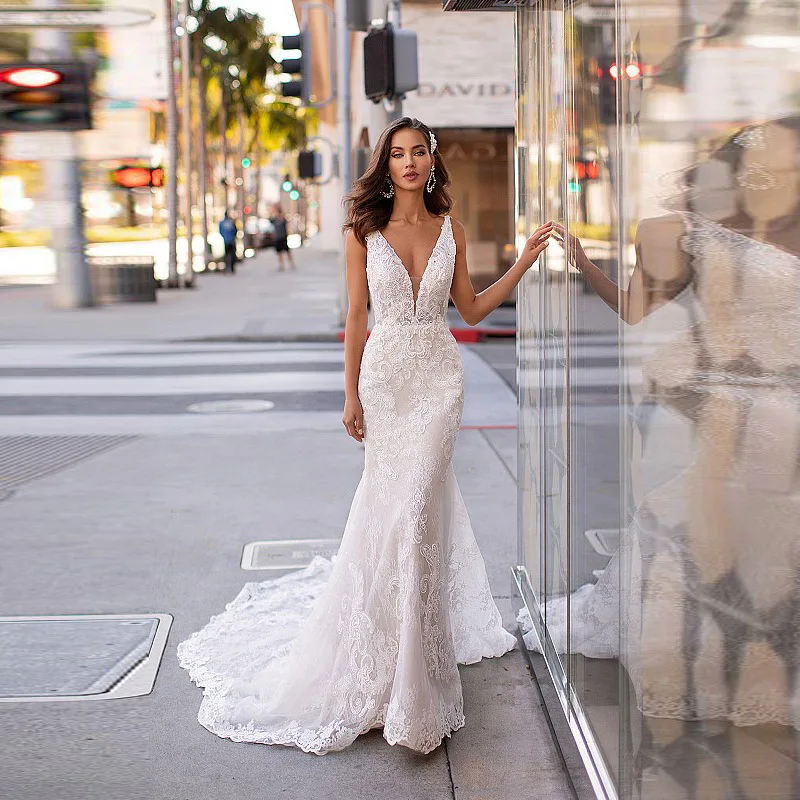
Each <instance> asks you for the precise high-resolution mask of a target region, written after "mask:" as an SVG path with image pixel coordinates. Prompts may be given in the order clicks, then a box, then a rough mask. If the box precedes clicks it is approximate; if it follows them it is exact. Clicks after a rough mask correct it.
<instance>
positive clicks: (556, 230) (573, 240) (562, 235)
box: [553, 222, 589, 272]
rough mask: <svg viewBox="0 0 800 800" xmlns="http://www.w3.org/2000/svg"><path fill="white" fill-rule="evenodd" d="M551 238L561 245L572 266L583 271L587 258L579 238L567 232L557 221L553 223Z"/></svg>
mask: <svg viewBox="0 0 800 800" xmlns="http://www.w3.org/2000/svg"><path fill="white" fill-rule="evenodd" d="M553 238H554V239H555V240H556V241H557V242H558V243H559V244H560V245H561V247H562V248H563V249H564V252H565V253H566V255H567V258H568V259H569V261H570V262H571V263H572V266H574V267H576V268H577V269H579V270H580V271H581V272H583V268H584V267H585V265H586V263H587V262H588V261H589V259H588V258H587V257H586V253H585V251H584V249H583V245H582V244H581V240H580V239H579V238H578V237H577V236H574V235H573V234H571V233H567V230H566V228H565V227H564V226H563V225H562V224H561V223H559V222H556V223H555V224H554V225H553Z"/></svg>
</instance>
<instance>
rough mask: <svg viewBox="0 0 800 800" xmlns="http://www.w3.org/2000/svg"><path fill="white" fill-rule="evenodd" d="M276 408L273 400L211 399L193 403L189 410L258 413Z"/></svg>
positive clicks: (214, 412) (217, 412) (197, 411)
mask: <svg viewBox="0 0 800 800" xmlns="http://www.w3.org/2000/svg"><path fill="white" fill-rule="evenodd" d="M273 408H275V403H273V402H272V401H271V400H210V401H208V402H206V403H192V405H190V406H189V407H188V409H187V410H188V411H192V412H194V413H195V414H257V413H258V412H260V411H270V410H271V409H273Z"/></svg>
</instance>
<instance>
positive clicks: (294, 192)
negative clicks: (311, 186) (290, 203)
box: [289, 189, 300, 200]
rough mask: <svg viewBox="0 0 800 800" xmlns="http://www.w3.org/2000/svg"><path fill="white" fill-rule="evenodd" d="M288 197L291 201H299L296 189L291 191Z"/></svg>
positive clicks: (298, 193)
mask: <svg viewBox="0 0 800 800" xmlns="http://www.w3.org/2000/svg"><path fill="white" fill-rule="evenodd" d="M289 197H290V198H291V199H292V200H299V199H300V192H298V191H297V189H292V191H291V192H289Z"/></svg>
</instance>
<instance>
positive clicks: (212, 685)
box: [178, 217, 516, 754]
mask: <svg viewBox="0 0 800 800" xmlns="http://www.w3.org/2000/svg"><path fill="white" fill-rule="evenodd" d="M454 262H455V241H454V239H453V234H452V228H451V223H450V218H449V217H445V218H444V220H443V224H442V230H441V233H440V235H439V239H438V241H437V242H436V245H435V247H434V249H433V252H432V253H431V256H430V258H429V260H428V263H427V267H426V269H425V272H424V273H423V276H422V280H421V282H420V287H419V293H418V297H415V296H414V291H413V288H412V284H411V280H410V278H409V275H408V272H407V271H406V269H405V267H404V266H403V264H402V262H401V261H400V259H399V257H398V256H397V255H396V253H395V252H394V250H393V249H392V248H391V245H389V243H388V241H387V240H386V239H385V238H384V237H383V236H382V235H381V234H380V233H378V232H376V233H373V234H371V235H370V237H368V240H367V278H368V281H369V289H370V294H371V297H372V302H373V308H374V311H375V325H374V327H373V330H372V333H371V335H370V337H369V339H368V341H367V344H366V347H365V349H364V354H363V357H362V363H361V371H360V377H359V397H360V400H361V403H362V406H363V409H364V431H365V461H364V472H363V475H362V477H361V481H360V483H359V485H358V488H357V489H356V493H355V496H354V498H353V502H352V505H351V508H350V513H349V516H348V519H347V523H346V525H345V530H344V535H343V538H342V542H341V545H340V548H339V551H338V553H337V555H336V557H335V558H334V559H333V561H332V562H331V561H326V560H325V559H321V558H317V559H315V560H314V562H313V563H312V564H311V565H310V566H309V567H308V568H307V569H305V570H302V571H299V572H294V573H291V574H288V575H286V576H284V577H281V578H278V579H276V580H268V581H263V582H260V583H248V584H247V585H246V586H245V587H244V588H243V589H242V590H241V592H240V593H239V594H238V596H237V597H236V598H235V599H234V600H233V601H232V602H231V603H229V604H228V605H227V606H226V609H225V611H224V612H222V613H221V614H219V615H217V616H215V617H213V618H212V619H211V621H210V622H209V623H208V624H207V625H206V626H205V627H204V628H203V629H202V630H200V631H197V632H196V633H194V634H193V635H192V636H191V637H190V638H189V639H187V640H186V641H184V642H182V643H181V644H180V645H179V646H178V656H179V661H180V664H181V666H182V667H184V668H185V669H187V670H188V671H189V674H190V676H191V678H192V679H193V680H194V681H195V682H196V683H197V684H198V685H199V686H202V687H203V688H204V693H203V701H202V704H201V707H200V712H199V714H198V719H199V721H200V723H201V724H202V725H203V726H204V727H206V728H207V729H208V730H210V731H212V732H213V733H215V734H217V735H218V736H222V737H226V738H229V739H233V740H235V741H245V742H259V743H263V744H286V745H294V746H296V747H299V748H301V749H302V750H305V751H307V752H314V753H318V754H322V753H326V752H328V751H331V750H340V749H342V748H344V747H346V746H347V745H349V744H351V743H352V742H353V741H354V740H355V739H356V737H357V736H359V735H360V734H362V733H364V732H366V731H368V730H370V729H372V728H378V727H382V728H383V736H384V738H385V739H386V740H387V741H388V742H389V743H390V744H402V745H405V746H407V747H410V748H412V749H414V750H417V751H420V752H423V753H427V752H430V751H431V750H433V749H434V748H435V747H437V746H438V745H439V744H440V743H441V741H442V739H443V738H444V737H445V736H449V735H450V733H451V732H453V731H455V730H457V729H458V728H460V727H461V726H462V725H463V724H464V709H463V698H462V693H461V681H460V677H459V674H458V667H457V663H459V662H460V663H472V662H475V661H478V660H480V659H481V658H484V657H491V656H500V655H502V654H503V653H505V652H507V651H508V650H510V649H511V648H513V647H514V644H515V641H516V640H515V638H514V637H513V636H512V635H511V634H510V633H509V632H508V631H506V630H505V629H504V628H503V627H502V620H501V617H500V612H499V611H498V609H497V606H496V605H495V603H494V600H493V598H492V594H491V590H490V588H489V582H488V579H487V576H486V567H485V564H484V561H483V558H482V557H481V554H480V551H479V550H478V546H477V543H476V541H475V536H474V533H473V530H472V526H471V524H470V521H469V516H468V514H467V510H466V507H465V505H464V501H463V498H462V496H461V493H460V491H459V488H458V484H457V482H456V478H455V475H454V473H453V469H452V463H451V462H452V456H453V448H454V446H455V441H456V435H457V433H458V429H459V426H460V421H461V411H462V407H463V394H464V392H463V367H462V364H461V358H460V355H459V352H458V346H457V344H456V342H455V340H454V338H453V336H452V334H451V333H450V331H449V329H448V327H447V322H446V310H447V299H448V295H449V291H450V284H451V282H452V276H453V267H454Z"/></svg>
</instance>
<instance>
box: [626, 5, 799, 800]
mask: <svg viewBox="0 0 800 800" xmlns="http://www.w3.org/2000/svg"><path fill="white" fill-rule="evenodd" d="M622 5H623V12H624V13H623V17H622V18H621V19H620V20H619V28H618V30H619V36H620V39H619V41H620V51H621V55H622V58H621V63H620V80H619V81H618V82H617V86H618V88H619V91H620V99H621V106H622V107H621V116H620V122H621V123H622V124H621V130H622V132H623V138H622V151H623V153H622V155H623V162H624V165H625V168H624V172H625V175H626V179H625V186H624V198H625V207H624V213H625V224H624V225H623V226H621V232H622V238H623V240H624V251H623V252H624V254H625V255H626V258H624V259H621V260H620V275H619V279H620V281H621V282H622V285H623V286H626V287H627V288H628V291H627V293H626V295H625V298H628V299H629V302H628V305H627V307H626V309H625V316H626V317H627V319H628V322H629V323H631V324H630V325H629V326H625V327H623V328H622V340H623V353H624V371H625V375H624V378H625V385H626V387H627V388H628V389H629V391H630V401H629V402H628V404H627V407H626V411H627V419H628V420H629V424H628V425H627V426H626V447H625V450H624V452H625V462H624V464H623V470H624V473H625V475H626V478H627V480H626V491H625V493H624V500H625V503H626V505H627V508H628V512H629V514H628V518H629V523H628V528H627V530H628V535H627V536H626V537H625V538H624V540H623V541H624V548H623V558H622V565H623V570H622V574H621V585H620V591H621V598H622V604H621V607H622V609H623V615H622V621H623V632H624V640H623V652H622V655H623V660H624V662H625V665H626V668H627V675H628V678H629V680H628V681H627V683H626V684H625V687H626V694H627V698H626V710H625V714H624V717H623V735H624V737H625V740H626V742H627V746H628V748H629V759H628V764H629V767H628V769H627V770H626V775H625V780H624V785H623V795H624V796H625V797H641V798H643V799H644V800H647V799H648V798H656V797H658V798H662V797H666V796H668V797H673V796H675V797H684V796H686V797H689V798H701V797H703V798H705V797H725V798H749V797H752V798H756V797H758V798H762V797H764V798H766V797H769V798H785V800H790V798H796V797H798V796H799V795H800V790H799V789H798V785H797V775H798V771H797V766H798V765H797V747H796V744H797V743H796V730H795V729H794V728H792V727H790V726H791V724H792V722H793V721H794V722H795V724H796V723H797V719H798V718H797V716H796V709H797V705H796V703H795V702H794V701H795V694H794V691H795V687H796V685H797V684H796V677H797V665H798V650H797V647H796V645H795V644H794V643H795V642H796V641H797V631H798V620H799V619H800V617H798V613H797V612H798V609H799V608H800V607H799V606H798V590H797V587H798V565H799V564H800V561H799V560H798V552H799V551H798V522H797V520H798V516H797V511H798V508H799V507H800V485H798V481H797V464H798V446H799V445H800V415H799V414H798V388H800V387H799V386H798V383H797V375H798V374H800V372H798V367H800V350H798V347H797V341H798V337H797V334H798V323H800V318H799V317H798V314H799V310H800V304H799V303H798V301H800V260H798V254H800V226H798V216H797V208H798V192H799V187H800V172H799V171H798V165H800V158H798V156H800V116H799V115H798V102H799V101H800V94H798V88H800V60H799V59H798V52H799V51H800V37H799V36H798V33H799V32H800V27H799V26H798V6H797V4H796V3H782V2H770V1H769V0H767V2H759V3H742V4H733V3H728V2H714V3H697V2H689V3H688V4H686V5H685V6H677V5H676V6H675V7H672V6H670V5H664V4H661V3H659V4H652V5H651V4H646V3H642V2H630V0H623V3H622ZM623 75H624V76H625V77H622V76H623ZM631 272H632V273H633V275H632V276H631ZM642 317H643V318H642Z"/></svg>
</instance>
